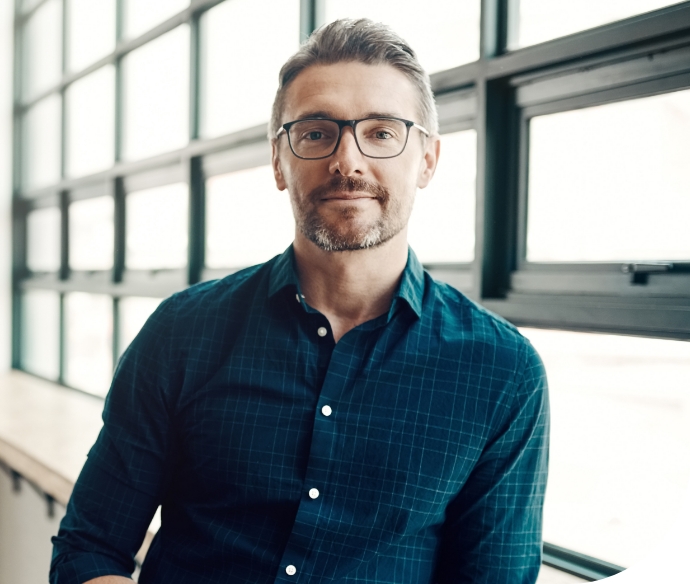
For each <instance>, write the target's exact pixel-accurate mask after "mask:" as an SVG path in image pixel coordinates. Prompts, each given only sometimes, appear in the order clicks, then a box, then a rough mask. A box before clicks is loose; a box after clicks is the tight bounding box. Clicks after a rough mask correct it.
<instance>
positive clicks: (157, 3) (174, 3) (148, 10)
mask: <svg viewBox="0 0 690 584" xmlns="http://www.w3.org/2000/svg"><path fill="white" fill-rule="evenodd" d="M188 6H189V0H145V1H143V2H142V0H124V16H125V18H124V24H125V35H126V36H127V37H129V38H133V37H136V36H139V35H140V34H141V33H144V32H146V31H147V30H149V29H151V28H153V27H154V26H156V25H157V24H160V23H161V22H163V21H164V20H166V19H168V18H170V17H171V16H173V15H174V14H177V13H178V12H181V11H182V10H184V9H185V8H187V7H188Z"/></svg>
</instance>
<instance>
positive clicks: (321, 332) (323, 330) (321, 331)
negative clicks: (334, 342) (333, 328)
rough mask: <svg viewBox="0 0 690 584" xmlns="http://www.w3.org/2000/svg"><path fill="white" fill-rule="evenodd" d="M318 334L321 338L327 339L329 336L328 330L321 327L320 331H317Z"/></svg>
mask: <svg viewBox="0 0 690 584" xmlns="http://www.w3.org/2000/svg"><path fill="white" fill-rule="evenodd" d="M316 333H317V334H318V335H319V336H320V337H325V336H326V335H327V334H328V330H327V329H326V327H325V326H320V327H319V328H318V330H317V331H316Z"/></svg>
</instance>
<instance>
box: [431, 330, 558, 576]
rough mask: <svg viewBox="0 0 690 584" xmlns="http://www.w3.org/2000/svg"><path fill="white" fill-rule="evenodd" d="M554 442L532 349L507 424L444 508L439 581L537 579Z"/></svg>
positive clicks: (543, 386) (545, 395) (544, 389)
mask: <svg viewBox="0 0 690 584" xmlns="http://www.w3.org/2000/svg"><path fill="white" fill-rule="evenodd" d="M548 439H549V408H548V390H547V383H546V376H545V373H544V368H543V365H542V363H541V360H540V358H539V356H538V355H537V353H536V351H534V349H533V348H532V347H531V345H529V344H528V345H526V348H525V354H524V358H523V360H522V367H521V371H519V372H518V375H517V376H516V381H515V388H514V397H513V400H512V405H511V407H510V408H509V409H508V413H507V416H506V419H505V420H504V422H503V424H502V425H501V427H500V430H499V432H498V433H497V434H496V436H495V437H493V438H492V440H491V441H490V442H488V443H487V445H486V447H485V449H484V451H483V452H482V454H481V456H480V458H479V460H478V462H477V464H476V466H475V468H474V469H473V471H472V473H471V474H470V476H469V478H468V480H467V482H466V484H465V485H464V486H463V488H462V490H461V491H460V492H459V494H458V495H457V496H456V497H455V498H454V500H453V501H452V502H451V503H450V504H449V506H448V508H447V510H446V521H445V523H444V525H443V528H442V539H441V547H440V553H439V559H438V569H437V581H438V582H439V583H444V584H445V583H451V582H452V583H453V584H458V583H460V582H468V583H470V582H471V583H472V584H481V583H486V584H489V583H491V584H502V583H506V584H508V583H509V584H528V583H533V582H534V581H535V580H536V577H537V574H538V571H539V567H540V564H541V547H542V507H543V501H544V493H545V489H546V475H547V463H548Z"/></svg>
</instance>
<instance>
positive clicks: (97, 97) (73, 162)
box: [65, 65, 115, 176]
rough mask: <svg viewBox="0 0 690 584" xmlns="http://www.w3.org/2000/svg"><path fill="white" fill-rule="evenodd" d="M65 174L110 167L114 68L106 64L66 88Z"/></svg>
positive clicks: (113, 126) (82, 172)
mask: <svg viewBox="0 0 690 584" xmlns="http://www.w3.org/2000/svg"><path fill="white" fill-rule="evenodd" d="M65 99H66V107H67V111H66V114H65V115H66V121H67V152H66V158H67V175H68V176H83V175H86V174H93V173H95V172H98V171H100V170H105V169H106V168H108V167H110V166H111V165H112V163H113V161H114V158H115V69H114V68H113V66H112V65H106V66H105V67H103V68H101V69H99V70H98V71H96V72H95V73H92V74H91V75H88V76H86V77H83V78H82V79H80V80H79V81H77V82H75V83H73V84H72V85H70V86H69V88H68V90H67V92H66V98H65Z"/></svg>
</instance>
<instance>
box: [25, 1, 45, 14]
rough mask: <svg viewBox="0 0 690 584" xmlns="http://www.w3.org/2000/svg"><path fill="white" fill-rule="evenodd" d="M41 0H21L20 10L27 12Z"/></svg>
mask: <svg viewBox="0 0 690 584" xmlns="http://www.w3.org/2000/svg"><path fill="white" fill-rule="evenodd" d="M40 1H41V0H21V2H20V4H21V7H22V10H23V11H24V12H28V11H29V10H31V9H32V8H33V7H34V6H36V4H38V3H39V2H40Z"/></svg>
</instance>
